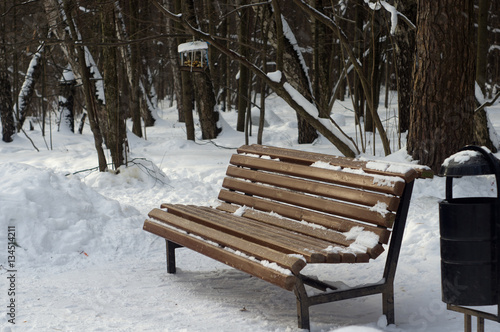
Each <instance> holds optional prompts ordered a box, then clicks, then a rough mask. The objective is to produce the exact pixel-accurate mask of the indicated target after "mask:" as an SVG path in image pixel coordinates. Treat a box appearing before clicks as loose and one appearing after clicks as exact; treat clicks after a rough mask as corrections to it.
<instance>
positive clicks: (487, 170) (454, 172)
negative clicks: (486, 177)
mask: <svg viewBox="0 0 500 332" xmlns="http://www.w3.org/2000/svg"><path fill="white" fill-rule="evenodd" d="M468 148H472V147H466V148H465V149H464V150H462V151H460V152H457V153H455V154H454V155H452V156H450V157H448V158H446V160H445V161H444V162H443V164H442V165H441V169H440V170H439V176H447V177H461V176H467V175H483V174H495V169H494V168H493V167H491V166H490V162H489V161H488V159H487V158H485V156H484V154H483V153H481V152H479V151H477V147H474V149H468ZM488 152H489V151H488ZM495 159H496V158H495Z"/></svg>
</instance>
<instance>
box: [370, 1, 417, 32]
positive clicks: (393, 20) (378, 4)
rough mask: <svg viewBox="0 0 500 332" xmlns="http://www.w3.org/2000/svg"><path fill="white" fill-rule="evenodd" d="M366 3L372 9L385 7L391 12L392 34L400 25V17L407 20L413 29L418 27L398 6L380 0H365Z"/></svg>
mask: <svg viewBox="0 0 500 332" xmlns="http://www.w3.org/2000/svg"><path fill="white" fill-rule="evenodd" d="M365 3H366V4H368V6H369V7H370V9H372V10H380V9H381V8H382V7H384V9H385V10H387V11H388V12H389V13H390V14H391V35H394V34H395V33H396V27H397V26H398V17H401V19H402V20H403V21H404V22H406V24H408V25H409V26H410V28H411V29H416V26H415V24H413V23H412V22H411V21H410V20H409V19H408V18H407V17H406V16H405V15H403V14H402V13H401V12H399V11H398V10H397V9H396V7H394V6H393V5H390V4H388V3H387V1H383V0H379V1H376V2H371V1H370V0H365Z"/></svg>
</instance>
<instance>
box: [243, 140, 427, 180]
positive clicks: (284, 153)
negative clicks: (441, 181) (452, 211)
mask: <svg viewBox="0 0 500 332" xmlns="http://www.w3.org/2000/svg"><path fill="white" fill-rule="evenodd" d="M237 151H238V153H249V154H256V155H265V156H269V157H271V158H279V159H280V160H282V161H288V162H293V163H300V164H303V165H310V164H312V163H315V162H316V161H323V162H328V163H330V164H332V165H336V166H341V167H348V168H361V169H363V170H364V171H365V172H367V173H373V174H391V175H394V176H400V177H402V178H404V179H405V181H406V182H410V181H412V180H414V179H415V178H432V177H433V176H434V173H433V172H432V171H431V170H430V168H429V167H426V166H421V165H414V164H411V165H408V164H400V163H394V162H391V163H385V162H380V163H382V164H387V165H388V166H390V165H401V166H402V167H401V169H404V168H412V169H409V170H407V171H404V172H401V171H393V172H391V171H387V170H385V171H380V170H377V169H373V168H370V167H368V166H367V163H368V162H367V161H363V160H353V159H350V158H346V157H341V156H333V155H328V154H322V153H316V152H307V151H298V150H292V149H286V148H278V147H273V146H263V145H255V144H254V145H243V146H241V147H240V148H238V150H237ZM377 163H378V162H377ZM389 169H390V168H389Z"/></svg>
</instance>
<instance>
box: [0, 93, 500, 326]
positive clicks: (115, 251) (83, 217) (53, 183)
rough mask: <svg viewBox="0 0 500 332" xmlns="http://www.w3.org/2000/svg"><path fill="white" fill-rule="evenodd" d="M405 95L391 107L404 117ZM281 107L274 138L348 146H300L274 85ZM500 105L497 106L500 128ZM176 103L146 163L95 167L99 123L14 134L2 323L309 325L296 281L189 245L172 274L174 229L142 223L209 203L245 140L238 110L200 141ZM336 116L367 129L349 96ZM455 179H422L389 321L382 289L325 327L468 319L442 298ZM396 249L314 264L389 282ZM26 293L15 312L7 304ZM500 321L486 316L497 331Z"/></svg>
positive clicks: (485, 187) (461, 190)
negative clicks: (449, 182)
mask: <svg viewBox="0 0 500 332" xmlns="http://www.w3.org/2000/svg"><path fill="white" fill-rule="evenodd" d="M393 100H396V98H393ZM391 107H392V108H391V109H389V110H381V114H382V117H383V118H384V119H387V121H389V122H392V123H393V122H394V118H393V115H394V106H391ZM267 110H268V114H267V119H266V120H267V122H268V123H269V127H267V128H266V129H265V131H264V144H268V145H276V146H282V147H293V148H298V149H304V150H309V151H318V152H323V153H330V154H338V152H337V150H336V149H335V148H334V147H333V146H332V145H331V144H329V143H328V142H327V141H326V140H325V139H321V138H320V139H319V140H318V141H317V142H315V143H314V144H311V145H301V146H299V145H298V144H297V143H296V127H297V124H296V118H295V114H294V113H293V112H292V111H291V110H290V109H289V108H288V107H287V106H286V105H284V103H283V102H282V101H280V99H279V98H276V97H272V96H271V97H270V98H268V100H267ZM499 111H500V108H499V107H498V106H497V107H496V108H492V109H491V112H490V113H491V115H492V121H493V123H494V125H496V129H497V130H500V115H497V113H499ZM176 114H177V111H176V109H175V108H168V107H165V108H163V109H162V111H161V112H159V116H160V118H161V119H160V120H158V121H157V125H156V126H155V127H154V128H148V129H147V140H144V139H139V138H137V137H134V136H133V135H132V134H131V133H129V141H130V156H129V159H130V160H132V165H131V166H130V167H128V168H124V169H121V170H120V173H119V174H118V175H114V174H110V173H98V172H96V171H92V170H91V169H92V168H95V167H96V166H97V157H96V153H95V150H94V143H93V139H92V136H91V134H90V130H89V128H88V127H85V130H84V134H83V135H78V134H69V133H63V132H53V133H52V143H51V142H50V140H51V138H50V135H49V133H48V132H47V135H46V137H45V139H44V138H43V137H42V136H41V132H40V129H39V127H38V126H36V129H35V131H29V132H27V133H28V135H29V136H30V138H31V139H32V140H33V142H34V144H35V145H36V146H37V147H38V148H39V149H40V152H36V151H35V149H34V148H33V147H32V144H31V142H30V141H29V140H28V139H27V138H26V137H25V136H24V135H23V134H19V135H17V136H16V137H15V140H14V142H13V143H9V144H6V143H4V142H0V264H1V266H0V313H1V319H0V327H1V328H0V331H231V332H232V331H242V332H243V331H249V332H250V331H252V332H254V331H298V330H299V329H298V328H297V327H296V326H297V320H296V305H295V296H294V294H293V293H292V292H287V291H285V290H283V289H281V288H278V287H275V286H273V285H271V284H269V283H267V282H264V281H262V280H259V279H257V278H253V277H250V276H248V275H247V274H245V273H242V272H239V271H237V270H234V269H232V268H229V267H227V266H225V265H223V264H220V263H218V262H215V261H213V260H211V259H209V258H206V257H204V256H202V255H199V254H197V253H195V252H192V251H190V250H188V249H180V250H178V251H177V252H178V254H177V265H178V273H177V274H175V275H169V274H167V273H166V268H165V242H164V240H163V239H161V238H158V237H156V236H154V235H152V234H149V233H147V232H144V231H143V230H142V224H143V221H144V219H145V218H146V215H147V213H148V212H149V210H151V209H152V208H154V207H158V206H159V204H160V203H162V202H172V203H189V204H197V205H209V204H210V203H211V202H213V200H214V199H215V198H216V196H217V193H218V191H219V189H220V185H221V182H222V179H223V177H224V173H225V169H226V167H227V163H228V160H229V157H230V155H231V154H232V153H234V149H235V148H236V147H238V146H240V145H242V144H244V136H243V134H242V133H238V132H236V131H235V130H234V129H233V128H234V126H235V122H236V113H235V112H228V113H224V114H223V121H222V122H223V126H224V131H223V133H222V135H221V136H220V137H219V138H218V139H216V140H214V141H212V142H209V141H201V140H198V141H196V142H190V141H187V140H186V139H185V129H184V126H183V125H182V124H180V123H178V122H176ZM334 117H335V119H337V120H338V121H339V123H340V124H342V128H343V129H344V130H345V131H346V132H347V133H349V134H350V135H352V136H353V137H355V131H354V127H353V114H352V112H351V111H350V106H349V103H348V102H345V103H342V104H338V106H337V107H336V111H335V114H334ZM253 132H254V134H256V133H257V129H256V128H255V127H254V130H253ZM198 136H201V135H200V133H198ZM389 136H390V139H391V141H392V147H393V149H394V150H395V153H393V154H392V155H391V156H388V157H381V156H380V155H381V153H380V152H378V154H379V156H378V157H376V158H379V159H381V158H384V159H387V160H395V161H406V162H408V161H409V158H408V156H407V154H406V152H405V150H404V149H399V148H398V147H397V134H396V133H395V132H394V131H393V130H392V131H391V130H389ZM250 141H251V143H255V142H256V138H255V136H254V137H251V138H250ZM51 144H52V146H53V149H52V150H49V149H47V146H50V145H51ZM380 148H381V144H380V143H378V144H377V145H376V150H377V151H378V150H380ZM369 149H370V150H372V149H373V146H372V145H371V146H370V147H369ZM497 156H498V155H497ZM364 157H369V155H364ZM108 159H110V157H108ZM455 183H456V187H455V188H454V193H455V194H456V195H465V194H466V193H468V194H469V195H472V196H494V195H496V190H495V181H494V179H493V178H491V177H488V178H468V179H462V180H461V181H456V182H455ZM444 189H445V181H444V179H443V178H439V177H435V178H434V179H427V180H418V181H417V183H416V186H415V190H414V194H413V198H412V202H411V208H410V212H409V217H408V226H407V228H406V233H405V238H404V242H403V247H402V252H401V258H400V262H399V267H398V272H397V275H396V285H395V289H396V293H395V303H396V325H390V326H386V324H384V322H385V320H384V317H383V316H382V313H381V310H382V309H381V296H379V295H377V296H370V297H365V298H360V299H353V300H346V301H342V302H337V303H331V304H327V305H321V306H316V307H313V308H312V309H311V324H312V328H311V330H312V331H342V332H354V331H358V332H359V331H362V332H368V331H388V332H396V331H398V332H399V331H401V332H403V331H405V332H416V331H428V332H442V331H460V330H462V329H463V316H462V315H460V314H458V313H455V312H450V311H447V310H446V305H445V304H444V303H443V302H442V301H441V285H440V254H439V218H438V202H439V201H440V200H441V199H443V198H444ZM9 230H15V236H16V241H17V244H18V245H19V246H18V247H15V253H13V252H11V253H9V250H8V231H9ZM11 254H14V255H13V256H15V262H9V261H12V259H10V260H9V258H8V256H10V255H11ZM384 259H385V257H384V255H382V256H381V257H379V258H378V259H377V260H375V261H372V262H371V263H370V264H363V265H356V266H351V265H346V264H341V265H330V266H327V265H321V266H311V267H308V268H307V269H308V271H307V273H310V274H317V275H321V276H322V277H323V278H325V279H327V280H331V281H337V280H342V281H344V282H346V283H347V284H348V285H354V284H358V283H365V282H375V281H378V280H379V278H380V276H381V274H382V269H383V264H384ZM11 263H12V264H13V265H12V266H10V264H11ZM8 270H15V271H16V272H15V273H12V272H8ZM12 275H14V277H15V278H14V279H13V278H12ZM11 281H12V282H11ZM9 289H10V290H9ZM12 291H14V292H15V294H13V293H12ZM9 293H10V294H9ZM12 299H14V300H15V302H14V304H15V321H14V322H15V325H14V324H11V323H9V321H8V320H9V319H12V317H10V316H9V315H7V314H8V313H9V312H11V308H12V305H11V300H12ZM9 305H10V306H11V308H8V306H9ZM498 329H500V325H498V324H497V323H494V322H490V321H487V322H486V330H487V331H493V330H498Z"/></svg>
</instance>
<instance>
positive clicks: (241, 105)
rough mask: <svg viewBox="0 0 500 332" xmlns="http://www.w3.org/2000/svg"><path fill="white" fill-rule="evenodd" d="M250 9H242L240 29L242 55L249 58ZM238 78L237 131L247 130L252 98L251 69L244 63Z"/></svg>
mask: <svg viewBox="0 0 500 332" xmlns="http://www.w3.org/2000/svg"><path fill="white" fill-rule="evenodd" d="M249 22H250V9H249V8H248V7H244V8H242V9H241V16H240V27H239V29H238V39H239V52H240V54H241V56H243V57H245V58H248V57H249V55H250V51H249V34H250V28H249V27H250V23H249ZM239 71H240V73H239V79H238V120H237V123H236V130H237V131H241V132H243V131H245V112H246V110H247V108H248V103H249V99H250V87H249V83H250V71H249V70H248V68H247V67H245V66H243V65H242V64H240V65H239Z"/></svg>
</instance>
